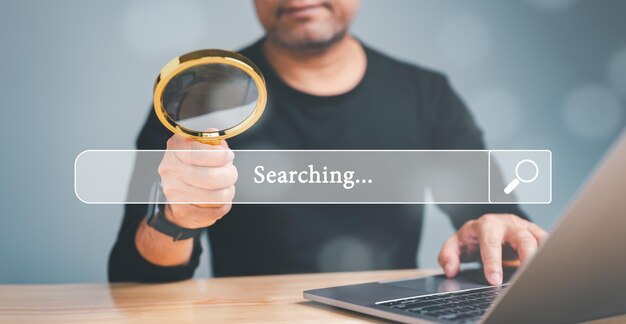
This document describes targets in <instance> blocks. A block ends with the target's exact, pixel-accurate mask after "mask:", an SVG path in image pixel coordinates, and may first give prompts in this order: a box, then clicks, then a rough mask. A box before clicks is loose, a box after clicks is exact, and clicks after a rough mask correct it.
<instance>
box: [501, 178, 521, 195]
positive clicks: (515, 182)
mask: <svg viewBox="0 0 626 324" xmlns="http://www.w3.org/2000/svg"><path fill="white" fill-rule="evenodd" d="M517 186H519V179H517V178H515V179H513V181H511V183H509V184H508V185H507V186H506V188H504V193H505V194H507V195H508V194H510V193H511V192H512V191H513V190H515V188H517Z"/></svg>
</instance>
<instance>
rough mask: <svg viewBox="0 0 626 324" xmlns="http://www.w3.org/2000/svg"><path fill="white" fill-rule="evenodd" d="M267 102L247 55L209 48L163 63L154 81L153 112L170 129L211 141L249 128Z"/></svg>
mask: <svg viewBox="0 0 626 324" xmlns="http://www.w3.org/2000/svg"><path fill="white" fill-rule="evenodd" d="M266 102H267V89H266V87H265V79H264V78H263V74H262V73H261V71H260V70H259V68H258V67H257V66H256V65H255V64H254V63H253V62H252V61H251V60H250V59H248V58H247V57H245V56H243V55H241V54H239V53H235V52H230V51H224V50H217V49H208V50H200V51H195V52H191V53H187V54H185V55H182V56H179V57H176V58H174V59H173V60H171V61H170V62H169V63H167V64H166V65H165V66H164V67H163V69H161V72H160V74H159V76H158V77H157V80H156V83H155V85H154V111H155V112H156V115H157V116H158V118H159V120H160V121H161V123H162V124H163V125H164V126H165V127H167V128H168V129H169V130H171V131H172V132H174V133H175V134H179V135H182V136H184V137H186V138H191V139H194V140H197V141H199V142H202V143H206V144H213V145H216V144H218V143H219V142H220V140H223V139H227V138H230V137H233V136H235V135H237V134H240V133H242V132H243V131H245V130H247V129H248V128H250V127H251V126H252V125H254V123H255V122H256V121H257V120H258V119H259V118H260V117H261V115H262V114H263V110H265V104H266Z"/></svg>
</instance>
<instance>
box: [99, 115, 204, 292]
mask: <svg viewBox="0 0 626 324" xmlns="http://www.w3.org/2000/svg"><path fill="white" fill-rule="evenodd" d="M169 136H171V133H169V132H168V131H167V130H166V129H165V128H164V127H163V126H162V125H161V124H160V123H159V121H158V120H157V118H156V117H155V116H154V113H152V111H150V115H149V117H148V120H147V121H146V123H145V124H144V126H143V128H142V130H141V133H140V135H139V138H138V140H137V143H136V144H137V149H140V150H142V149H164V148H165V143H166V141H167V138H169ZM140 159H141V155H138V157H137V161H136V162H135V168H134V170H133V176H132V179H131V183H130V185H129V190H132V191H133V192H145V193H146V197H147V196H148V193H149V191H150V186H151V183H150V181H149V180H147V179H151V178H154V179H156V177H157V176H158V174H157V172H156V170H157V166H156V165H154V166H150V165H149V163H150V162H151V161H140ZM138 165H141V166H142V167H137V166H138ZM146 166H147V167H146ZM147 209H148V206H147V205H140V204H127V205H126V206H125V208H124V218H123V220H122V225H121V227H120V230H119V232H118V235H117V239H116V241H115V244H114V245H113V249H112V250H111V253H110V255H109V264H108V277H109V281H110V282H121V281H134V282H169V281H179V280H185V279H189V278H191V277H192V276H193V273H194V271H195V269H196V268H197V267H198V263H199V261H200V255H201V254H202V246H201V244H200V239H199V238H195V239H194V244H193V252H192V255H191V259H190V261H189V262H188V263H187V264H186V265H182V266H173V267H162V266H158V265H155V264H153V263H151V262H149V261H148V260H146V259H144V258H143V257H142V256H141V254H140V253H139V251H138V250H137V247H136V245H135V233H136V232H137V229H138V228H139V225H140V223H141V221H142V220H143V219H144V218H145V215H146V212H147Z"/></svg>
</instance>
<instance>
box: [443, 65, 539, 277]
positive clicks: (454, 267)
mask: <svg viewBox="0 0 626 324" xmlns="http://www.w3.org/2000/svg"><path fill="white" fill-rule="evenodd" d="M434 88H435V89H437V96H436V98H437V104H436V105H435V106H436V107H437V112H436V117H435V119H434V122H433V130H432V136H433V139H434V140H433V143H434V149H448V150H482V149H485V145H484V142H483V139H482V132H481V131H480V128H479V127H478V125H476V122H475V121H474V119H473V118H472V116H471V114H470V113H469V110H468V109H467V107H466V106H465V104H464V103H463V102H462V101H461V99H460V98H459V97H458V96H457V95H456V93H455V92H454V91H453V90H452V88H451V87H450V85H449V83H448V82H447V80H446V79H445V78H444V77H442V78H441V80H439V82H438V85H436V86H435V87H434ZM497 174H500V173H499V172H497ZM433 195H436V192H433ZM440 207H441V208H442V209H443V210H444V211H445V212H446V213H447V214H448V215H449V217H450V219H451V220H452V223H453V224H454V226H455V227H456V228H457V229H458V232H457V233H455V234H454V235H453V236H452V237H450V238H449V239H448V240H447V241H446V243H445V244H444V246H443V247H442V249H441V252H440V254H439V264H440V265H441V267H442V268H443V269H444V271H445V273H446V275H447V276H448V277H454V276H456V274H457V273H458V272H459V269H460V264H461V262H469V261H478V260H481V261H482V262H483V267H484V272H485V277H486V278H487V280H488V281H489V282H490V283H491V284H500V283H502V277H503V275H502V260H503V257H504V258H507V257H509V258H510V257H519V259H520V261H522V262H525V261H526V260H528V259H529V258H530V256H531V255H532V254H533V253H534V252H535V251H536V250H537V246H538V244H540V243H541V242H542V241H543V240H544V239H545V238H546V236H547V233H546V232H545V231H544V230H542V229H541V228H539V226H537V225H535V224H533V223H531V222H529V221H528V217H527V216H526V215H525V214H524V213H523V212H522V211H521V209H520V208H519V206H518V205H516V204H510V205H440Z"/></svg>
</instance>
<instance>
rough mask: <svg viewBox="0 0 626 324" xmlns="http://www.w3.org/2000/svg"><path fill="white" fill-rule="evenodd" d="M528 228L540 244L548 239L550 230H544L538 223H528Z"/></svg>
mask: <svg viewBox="0 0 626 324" xmlns="http://www.w3.org/2000/svg"><path fill="white" fill-rule="evenodd" d="M528 230H529V231H530V232H531V233H532V234H533V236H534V237H535V239H537V242H538V243H539V245H541V244H543V242H545V241H546V239H547V238H548V232H546V231H544V230H543V229H542V228H541V227H539V225H537V224H534V223H530V224H529V225H528Z"/></svg>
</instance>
